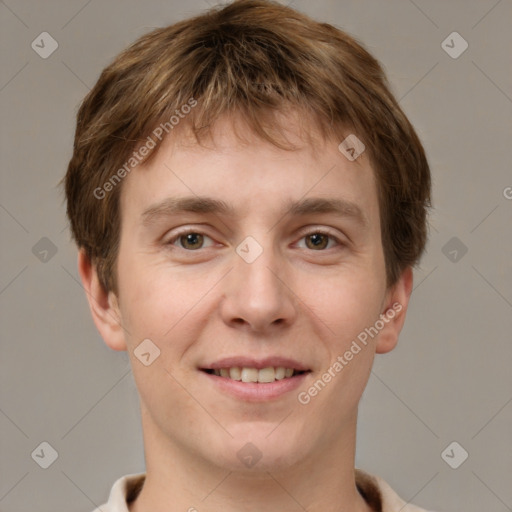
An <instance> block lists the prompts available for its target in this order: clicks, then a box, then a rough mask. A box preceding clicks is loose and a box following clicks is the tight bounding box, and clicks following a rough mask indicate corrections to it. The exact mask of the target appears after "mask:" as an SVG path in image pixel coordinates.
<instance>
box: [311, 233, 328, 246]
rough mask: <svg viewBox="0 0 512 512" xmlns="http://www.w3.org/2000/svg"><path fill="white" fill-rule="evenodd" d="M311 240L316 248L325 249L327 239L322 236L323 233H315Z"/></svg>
mask: <svg viewBox="0 0 512 512" xmlns="http://www.w3.org/2000/svg"><path fill="white" fill-rule="evenodd" d="M309 240H310V241H311V243H312V244H313V246H314V247H322V248H323V247H325V246H326V240H327V237H326V236H325V235H322V234H321V233H315V234H313V235H310V236H309Z"/></svg>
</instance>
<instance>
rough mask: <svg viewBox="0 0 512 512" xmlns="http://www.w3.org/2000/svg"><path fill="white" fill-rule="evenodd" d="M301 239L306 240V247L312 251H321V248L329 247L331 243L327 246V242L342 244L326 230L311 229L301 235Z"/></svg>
mask: <svg viewBox="0 0 512 512" xmlns="http://www.w3.org/2000/svg"><path fill="white" fill-rule="evenodd" d="M301 240H305V241H306V248H307V249H311V250H313V251H322V250H323V249H326V248H328V249H330V248H332V245H331V246H329V242H334V243H335V244H338V245H342V243H341V242H340V241H339V240H338V239H337V238H336V237H335V236H333V235H331V234H330V233H328V232H326V231H320V230H317V231H312V232H310V233H308V234H306V235H303V236H302V238H301ZM328 246H329V247H328Z"/></svg>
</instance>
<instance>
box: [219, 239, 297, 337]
mask: <svg viewBox="0 0 512 512" xmlns="http://www.w3.org/2000/svg"><path fill="white" fill-rule="evenodd" d="M233 260H234V268H233V269H232V270H231V272H229V274H228V275H227V276H226V280H225V283H224V286H225V288H224V296H223V301H222V304H221V306H220V309H221V316H222V319H223V321H224V322H225V323H226V324H227V325H229V326H230V327H235V328H238V329H242V330H245V331H247V332H258V333H260V334H271V333H272V332H273V331H275V330H276V329H282V328H283V327H285V326H290V325H291V324H292V323H293V321H294V320H295V318H296V315H297V307H296V305H297V299H296V296H295V295H294V293H293V289H292V287H291V286H290V284H289V283H287V282H286V273H285V272H284V262H282V261H280V259H279V257H278V255H276V254H275V252H274V251H272V250H270V249H264V250H263V252H262V254H261V255H260V256H259V257H258V258H257V259H256V260H255V261H252V262H251V263H248V262H247V261H246V260H244V259H243V258H242V257H240V256H239V255H238V254H236V253H235V254H234V257H233Z"/></svg>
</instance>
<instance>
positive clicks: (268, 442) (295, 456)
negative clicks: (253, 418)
mask: <svg viewBox="0 0 512 512" xmlns="http://www.w3.org/2000/svg"><path fill="white" fill-rule="evenodd" d="M280 429H281V430H280ZM228 430H229V431H230V432H231V434H232V435H233V438H229V439H228V438H227V437H228V436H227V435H226V436H224V437H223V439H222V440H221V439H219V441H218V442H219V444H218V445H217V446H218V447H219V448H220V446H221V445H222V443H224V446H223V447H222V448H221V449H220V450H219V449H218V450H216V454H215V455H214V456H213V457H211V458H212V459H213V461H214V463H215V464H216V465H218V466H221V467H222V468H223V469H225V470H229V471H236V472H242V473H247V474H255V473H260V472H262V473H266V472H273V471H280V470H286V469H289V468H290V467H291V466H294V465H296V464H297V462H299V461H300V460H301V459H302V458H304V457H305V455H306V453H307V452H308V450H307V443H306V442H305V439H304V437H303V436H302V439H300V438H299V437H300V436H298V435H295V434H294V433H292V432H290V430H287V429H286V428H285V426H284V425H279V423H274V424H272V425H270V424H268V423H266V424H265V425H262V424H261V423H258V424H254V423H253V424H244V425H238V426H237V428H236V429H228ZM267 477H268V475H267Z"/></svg>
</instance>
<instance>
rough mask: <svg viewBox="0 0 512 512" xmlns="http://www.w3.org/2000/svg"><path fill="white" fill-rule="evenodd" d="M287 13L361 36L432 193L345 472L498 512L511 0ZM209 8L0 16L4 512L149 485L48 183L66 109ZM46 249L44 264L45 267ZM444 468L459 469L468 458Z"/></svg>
mask: <svg viewBox="0 0 512 512" xmlns="http://www.w3.org/2000/svg"><path fill="white" fill-rule="evenodd" d="M213 3H214V2H213V1H212V2H210V5H213ZM292 5H293V6H295V7H296V8H298V9H300V10H302V11H304V12H306V13H308V14H311V15H313V16H314V17H316V18H317V19H319V20H322V21H326V22H329V23H332V24H334V25H337V26H339V27H340V28H342V29H344V30H346V31H347V32H349V33H351V34H352V35H354V36H356V37H357V38H358V39H359V40H361V41H362V42H363V43H364V44H365V45H366V47H367V48H368V49H369V50H370V51H371V52H372V53H373V54H374V55H375V56H376V57H377V58H378V59H379V60H380V61H381V62H382V64H383V65H384V67H385V70H386V71H387V73H388V77H389V79H390V81H391V83H392V87H393V90H394V92H395V94H396V96H397V97H398V98H399V99H400V104H401V105H402V107H403V108H404V110H405V112H406V113H407V114H408V115H409V117H410V119H411V121H412V123H413V124H414V125H415V127H416V128H417V130H418V132H419V135H420V137H421V139H422V141H423V142H424V145H425V147H426V150H427V153H428V156H429V161H430V163H431V167H432V172H433V179H434V206H435V208H436V209H435V211H434V213H433V215H432V218H431V238H430V241H429V244H428V250H427V254H426V255H425V257H424V258H423V260H422V264H421V267H420V268H419V269H418V270H417V271H416V273H415V289H414V292H413V296H412V302H411V305H410V310H409V314H408V320H407V322H406V327H405V329H404V331H403V334H402V336H401V340H400V343H399V346H398V348H397V349H396V350H395V351H394V352H392V353H391V354H389V355H385V356H378V357H377V360H376V363H375V367H374V370H373V374H372V376H371V378H370V382H369V386H368V388H367V390H366V392H365V395H364V397H363V401H362V404H361V410H360V423H359V434H358V456H357V466H358V467H361V468H364V469H365V470H367V471H369V472H372V473H376V474H379V475H380V476H382V477H383V478H385V479H386V480H387V481H388V482H389V483H390V484H391V486H392V487H394V488H395V490H396V491H397V492H398V493H399V494H400V495H401V496H402V497H403V498H404V499H406V500H412V501H413V502H415V503H417V504H418V505H420V506H424V507H426V508H430V509H434V510H439V511H446V512H450V511H462V510H464V511H465V512H477V511H478V512H481V511H484V510H485V511H486V512H493V511H495V512H502V511H507V510H509V511H510V510H512V486H510V476H511V474H512V453H511V452H512V448H511V444H512V443H511V440H510V433H511V432H512V405H511V401H512V378H511V372H510V363H511V355H512V349H511V343H510V341H511V334H510V333H511V327H512V323H511V318H512V315H511V308H512V269H511V260H512V259H511V256H512V237H511V225H512V222H511V221H512V200H511V199H510V197H512V189H511V188H507V187H512V173H511V158H510V142H511V140H512V137H511V135H512V126H511V111H512V73H511V72H510V71H511V69H510V68H511V66H510V64H511V62H510V60H511V59H510V48H511V47H512V41H511V39H512V37H511V34H512V30H511V25H510V20H511V19H512V4H511V2H510V0H501V1H496V0H482V1H475V0H474V1H462V0H461V1H441V0H435V1H420V0H415V1H414V2H413V1H412V0H393V1H387V2H382V1H378V0H372V1H370V0H364V1H355V0H351V1H329V0H316V1H314V2H306V1H301V0H295V1H294V2H293V4H292ZM205 8H208V4H207V3H206V2H205V1H204V0H196V1H184V0H183V1H178V0H176V1H163V0H149V1H144V2H141V1H138V2H137V1H134V0H129V1H123V2H121V1H120V0H110V1H101V2H100V1H99V0H92V1H89V2H88V1H86V0H73V1H66V2H64V1H36V0H8V1H5V2H0V15H1V34H2V35H1V38H2V49H1V52H2V53H1V79H0V104H1V107H0V108H1V116H2V117H1V118H2V127H1V130H2V142H1V149H2V151H1V153H2V156H1V159H2V160H1V169H2V182H1V195H0V222H1V232H2V242H3V243H2V248H1V256H0V257H1V275H0V303H1V311H2V313H1V315H2V316H1V321H2V329H1V332H2V345H1V358H0V365H1V376H0V378H1V388H0V389H1V391H0V429H1V436H0V450H1V455H0V510H1V511H2V512H22V511H23V512H27V511H33V510H38V511H41V512H46V511H55V510H66V511H68V512H79V511H83V512H86V511H90V510H92V509H93V508H95V506H97V505H100V504H101V503H103V502H105V501H106V499H107V496H108V492H109V490H110V487H111V486H112V484H113V482H114V481H115V480H116V479H117V478H119V477H120V476H122V475H124V474H128V473H134V472H139V471H144V459H143V448H142V432H141V427H140V422H139V407H138V397H137V392H136V389H135V386H134V382H133V380H132V375H131V370H130V367H129V362H128V357H127V355H126V354H125V353H120V352H113V351H111V350H110V349H108V348H107V347H106V346H105V344H104V343H103V341H102V340H101V338H100V336H99V334H98V333H97V332H96V330H95V327H94V325H93V323H92V320H91V319H90V316H89V310H88V307H87V303H86V298H85V295H84V292H83V290H82V288H81V286H80V284H79V282H78V274H77V270H76V249H75V247H74V246H73V244H72V243H71V242H70V234H69V230H68V228H67V221H66V218H65V214H64V202H63V195H62V193H61V191H60V190H59V189H58V188H57V182H58V180H59V179H60V178H61V177H62V176H63V174H64V173H65V169H66V166H67V162H68V159H69V158H70V156H71V150H72V137H73V132H74V124H75V119H74V116H75V114H76V110H77V107H78V104H79V102H80V100H81V99H82V98H83V96H84V95H85V94H86V93H87V91H88V90H89V88H90V87H92V85H93V84H94V82H95V81H96V79H97V78H98V76H99V73H100V71H101V70H102V69H103V67H104V66H105V65H106V64H107V63H108V62H109V61H110V60H111V59H112V58H113V57H114V56H115V55H116V54H117V53H118V52H119V51H120V50H121V49H122V48H124V47H125V46H126V45H127V44H129V43H131V42H132V41H133V40H134V39H136V38H137V37H138V36H140V35H142V34H143V33H145V32H147V31H148V30H150V29H151V28H153V27H156V26H162V25H166V24H170V23H172V22H175V21H178V20H180V19H183V18H184V17H187V16H189V15H191V14H195V13H197V12H199V11H201V10H204V9H205ZM43 31H47V32H49V33H50V34H51V35H52V37H53V38H54V39H55V40H56V41H57V42H58V44H59V47H58V49H57V50H56V51H55V53H53V54H52V55H51V56H50V57H49V58H47V59H42V58H41V57H40V56H39V55H38V54H37V53H36V52H35V51H34V50H33V49H32V48H31V42H32V41H33V40H34V39H36V37H37V36H38V35H39V34H40V33H41V32H43ZM453 31H457V32H459V33H460V34H461V35H462V37H463V38H464V39H465V40H466V41H467V42H468V44H469V47H468V49H467V50H466V51H465V52H464V53H463V54H462V55H460V56H459V57H458V58H457V59H454V58H452V57H450V56H449V55H448V54H447V53H446V52H445V51H444V50H443V48H442V47H441V43H442V41H443V40H445V38H446V37H447V36H448V35H449V34H450V33H452V32H453ZM507 196H508V198H507ZM43 237H46V238H48V239H49V240H50V241H51V242H52V244H54V246H55V249H56V250H57V252H56V253H55V254H54V255H52V252H51V251H50V252H48V253H47V254H44V253H41V251H42V250H44V249H45V248H46V249H48V247H49V245H48V241H46V240H43V241H42V242H40V239H41V238H43ZM453 237H457V240H456V241H455V242H453V241H452V242H451V243H450V244H449V245H448V246H446V244H447V243H448V242H449V241H450V240H451V239H452V238H453ZM38 243H39V245H36V244H38ZM454 243H455V245H453V246H452V245H451V244H454ZM457 245H458V246H457ZM34 246H36V249H34V252H35V253H36V255H39V258H38V257H36V255H35V254H34V252H33V247H34ZM464 247H466V248H467V253H466V254H464V255H463V256H462V257H461V255H462V254H463V251H462V250H461V249H463V248H464ZM454 249H455V250H456V251H457V253H456V254H455V253H453V252H451V254H450V251H453V250H454ZM40 258H43V261H40ZM45 258H46V261H44V260H45ZM454 259H455V260H456V261H452V260H454ZM43 441H46V442H48V443H50V445H51V446H52V447H53V448H54V449H55V450H56V451H57V452H58V458H57V460H56V461H55V462H54V463H53V464H52V465H51V466H50V467H49V468H48V469H46V470H45V469H42V468H41V467H39V465H38V464H36V462H35V461H34V460H33V458H32V457H31V454H32V453H33V451H34V450H35V449H36V448H37V447H38V446H39V445H40V443H41V442H43ZM452 441H457V442H458V443H459V444H460V445H461V446H462V447H463V448H464V449H465V450H466V451H467V452H468V453H469V457H468V459H467V460H466V461H465V462H464V463H463V464H462V465H461V466H460V467H459V468H458V469H452V468H451V467H449V466H448V464H447V463H446V462H445V461H444V460H443V459H442V457H441V453H442V452H443V450H444V449H445V448H446V447H447V446H448V445H449V444H450V443H451V442H452ZM47 453H48V452H47ZM450 455H452V457H451V460H452V461H457V459H458V457H460V449H458V448H457V449H456V450H455V451H454V452H451V453H450Z"/></svg>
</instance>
